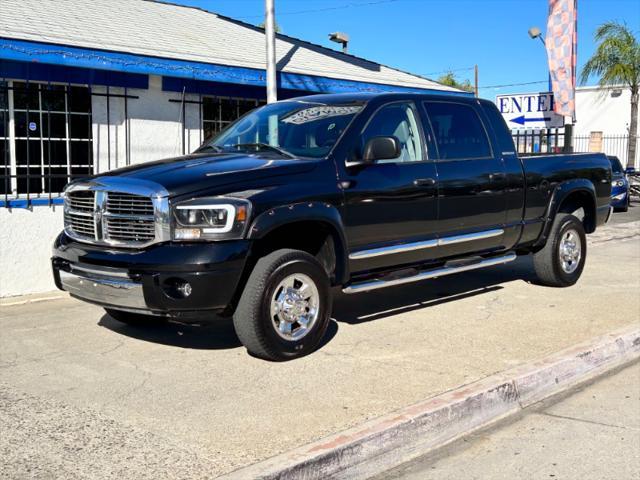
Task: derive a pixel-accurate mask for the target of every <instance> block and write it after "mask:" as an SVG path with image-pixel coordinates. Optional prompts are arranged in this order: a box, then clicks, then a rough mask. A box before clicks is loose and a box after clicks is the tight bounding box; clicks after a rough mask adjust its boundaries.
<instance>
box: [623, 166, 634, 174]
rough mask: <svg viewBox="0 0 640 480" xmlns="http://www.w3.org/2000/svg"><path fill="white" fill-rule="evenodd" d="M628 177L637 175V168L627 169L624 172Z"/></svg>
mask: <svg viewBox="0 0 640 480" xmlns="http://www.w3.org/2000/svg"><path fill="white" fill-rule="evenodd" d="M624 173H626V174H627V175H635V173H636V169H635V167H627V168H626V169H625V171H624Z"/></svg>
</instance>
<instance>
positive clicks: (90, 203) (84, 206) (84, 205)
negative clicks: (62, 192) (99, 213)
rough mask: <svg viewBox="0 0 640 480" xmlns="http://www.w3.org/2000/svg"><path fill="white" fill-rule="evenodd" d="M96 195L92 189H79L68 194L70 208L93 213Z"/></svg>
mask: <svg viewBox="0 0 640 480" xmlns="http://www.w3.org/2000/svg"><path fill="white" fill-rule="evenodd" d="M95 202H96V195H95V192H92V191H91V190H78V191H77V192H72V193H70V194H69V195H67V204H68V205H69V208H70V209H72V210H74V211H76V212H89V213H93V211H94V210H95Z"/></svg>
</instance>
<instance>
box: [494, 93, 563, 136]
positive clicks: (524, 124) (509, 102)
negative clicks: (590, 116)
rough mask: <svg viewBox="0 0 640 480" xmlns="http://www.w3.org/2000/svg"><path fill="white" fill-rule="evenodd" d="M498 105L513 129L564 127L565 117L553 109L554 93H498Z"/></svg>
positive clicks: (508, 124)
mask: <svg viewBox="0 0 640 480" xmlns="http://www.w3.org/2000/svg"><path fill="white" fill-rule="evenodd" d="M496 105H497V106H498V109H499V110H500V113H501V114H502V116H503V117H504V120H505V122H507V126H508V127H509V128H511V129H522V130H532V129H535V130H537V129H541V128H557V127H564V117H563V116H561V115H558V114H557V113H555V112H554V111H553V93H552V92H543V93H517V94H511V95H498V96H497V97H496Z"/></svg>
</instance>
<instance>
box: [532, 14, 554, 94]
mask: <svg viewBox="0 0 640 480" xmlns="http://www.w3.org/2000/svg"><path fill="white" fill-rule="evenodd" d="M529 36H530V37H531V40H535V39H536V38H539V39H540V41H541V42H542V45H544V49H545V52H546V50H547V42H545V40H544V37H543V36H542V32H541V31H540V28H538V27H531V28H530V29H529ZM548 87H549V91H551V72H549V85H548Z"/></svg>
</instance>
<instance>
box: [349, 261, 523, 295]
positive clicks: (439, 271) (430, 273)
mask: <svg viewBox="0 0 640 480" xmlns="http://www.w3.org/2000/svg"><path fill="white" fill-rule="evenodd" d="M516 258H517V256H516V254H515V253H513V252H511V253H508V254H506V255H503V256H500V257H494V258H486V259H484V260H481V261H480V262H477V263H472V264H469V265H461V266H459V267H442V268H436V269H434V270H427V271H425V272H421V273H418V274H416V275H412V276H410V277H404V278H396V279H393V280H384V279H374V280H366V281H364V282H361V283H354V284H353V285H349V286H348V287H346V288H343V289H342V291H343V292H344V293H346V294H352V293H360V292H368V291H370V290H377V289H379V288H386V287H393V286H396V285H403V284H405V283H413V282H418V281H420V280H428V279H432V278H438V277H444V276H446V275H452V274H454V273H461V272H467V271H470V270H477V269H479V268H485V267H492V266H495V265H502V264H503V263H508V262H512V261H514V260H515V259H516Z"/></svg>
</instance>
